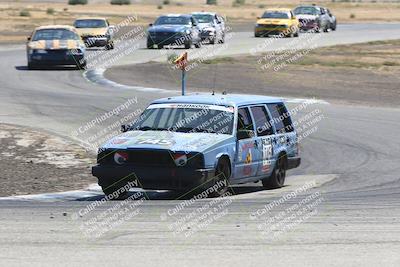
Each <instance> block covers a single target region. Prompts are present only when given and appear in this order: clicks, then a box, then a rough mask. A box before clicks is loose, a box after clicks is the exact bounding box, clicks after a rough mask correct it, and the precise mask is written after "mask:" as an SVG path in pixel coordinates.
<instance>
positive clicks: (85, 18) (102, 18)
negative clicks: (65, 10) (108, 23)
mask: <svg viewBox="0 0 400 267" xmlns="http://www.w3.org/2000/svg"><path fill="white" fill-rule="evenodd" d="M87 19H99V20H107V19H106V18H104V17H81V18H77V19H75V20H87Z"/></svg>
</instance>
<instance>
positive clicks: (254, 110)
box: [250, 104, 274, 176]
mask: <svg viewBox="0 0 400 267" xmlns="http://www.w3.org/2000/svg"><path fill="white" fill-rule="evenodd" d="M250 111H251V115H252V116H253V119H254V124H255V128H256V135H257V136H256V141H257V148H258V150H259V153H260V158H259V160H258V167H257V174H256V175H257V176H268V175H269V174H270V173H271V172H272V169H273V168H272V167H271V166H273V165H272V160H273V144H272V139H273V135H274V129H273V126H272V125H271V119H270V115H269V113H268V111H267V108H266V106H265V105H264V104H262V105H256V106H252V107H250Z"/></svg>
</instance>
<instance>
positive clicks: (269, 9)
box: [265, 7, 292, 12]
mask: <svg viewBox="0 0 400 267" xmlns="http://www.w3.org/2000/svg"><path fill="white" fill-rule="evenodd" d="M267 11H282V12H283V11H286V12H290V11H292V10H291V9H290V8H281V7H280V8H268V9H266V10H265V12H267Z"/></svg>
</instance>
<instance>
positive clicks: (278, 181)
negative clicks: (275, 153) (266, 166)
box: [262, 156, 286, 189]
mask: <svg viewBox="0 0 400 267" xmlns="http://www.w3.org/2000/svg"><path fill="white" fill-rule="evenodd" d="M285 178H286V157H285V156H282V157H279V159H278V161H277V162H276V164H275V167H274V170H273V171H272V174H271V176H269V177H267V178H265V179H263V180H262V184H263V186H264V188H266V189H275V188H281V187H282V186H283V185H284V184H285Z"/></svg>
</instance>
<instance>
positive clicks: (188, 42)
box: [185, 41, 192, 49]
mask: <svg viewBox="0 0 400 267" xmlns="http://www.w3.org/2000/svg"><path fill="white" fill-rule="evenodd" d="M190 48H192V41H187V42H186V43H185V49H190Z"/></svg>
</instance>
